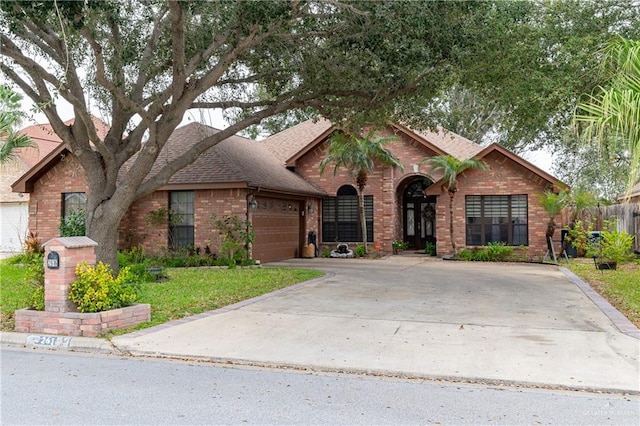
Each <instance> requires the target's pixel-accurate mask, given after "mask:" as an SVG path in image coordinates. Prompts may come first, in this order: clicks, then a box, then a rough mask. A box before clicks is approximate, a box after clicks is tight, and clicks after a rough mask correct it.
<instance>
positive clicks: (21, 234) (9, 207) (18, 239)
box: [0, 117, 108, 256]
mask: <svg viewBox="0 0 640 426" xmlns="http://www.w3.org/2000/svg"><path fill="white" fill-rule="evenodd" d="M93 120H94V123H95V124H96V128H97V129H98V134H100V135H105V134H106V131H107V130H108V128H107V126H106V125H105V124H104V123H103V122H102V121H100V120H99V119H97V118H95V117H93ZM72 123H73V120H68V121H67V122H65V124H67V125H70V124H72ZM18 133H20V134H23V135H26V136H28V137H29V138H30V139H31V140H32V141H33V142H35V144H36V145H37V148H22V149H19V150H18V151H17V158H16V161H11V162H9V163H7V164H3V165H2V170H1V173H0V231H1V232H0V256H9V255H12V254H15V253H19V252H21V251H22V245H23V243H24V239H25V236H26V235H27V229H28V228H29V194H28V193H24V192H15V191H12V188H11V184H12V183H13V182H14V181H15V180H16V179H18V178H20V176H22V175H23V174H24V173H25V172H28V171H29V170H30V169H31V168H32V167H34V166H35V165H36V164H37V163H38V162H39V161H41V160H42V159H43V158H44V157H46V156H47V155H48V154H49V153H50V152H51V151H53V150H54V149H55V148H56V147H58V146H59V145H60V143H61V142H62V140H61V139H60V138H59V137H58V135H56V134H55V133H54V132H53V129H52V127H51V125H50V124H34V125H31V126H27V127H25V128H23V129H21V130H20V131H19V132H18ZM31 229H33V228H31Z"/></svg>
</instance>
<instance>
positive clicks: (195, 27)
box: [0, 0, 487, 265]
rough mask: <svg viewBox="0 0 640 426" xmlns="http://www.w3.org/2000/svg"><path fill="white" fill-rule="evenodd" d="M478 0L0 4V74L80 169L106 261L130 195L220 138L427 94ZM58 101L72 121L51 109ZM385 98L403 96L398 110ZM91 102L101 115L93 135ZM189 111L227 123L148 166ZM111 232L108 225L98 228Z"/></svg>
mask: <svg viewBox="0 0 640 426" xmlns="http://www.w3.org/2000/svg"><path fill="white" fill-rule="evenodd" d="M486 7H487V4H485V3H482V2H447V1H436V2H434V1H420V2H418V1H413V2H371V1H349V2H340V1H333V0H326V1H252V2H248V1H215V2H209V1H166V0H145V1H142V0H132V1H127V2H122V1H94V0H87V1H83V2H50V1H42V0H17V1H12V2H1V3H0V13H1V15H0V25H1V26H2V28H3V31H2V32H1V33H0V42H1V44H2V46H3V47H2V49H1V50H0V71H2V73H3V74H4V75H5V76H6V77H8V79H9V80H10V81H12V82H13V83H14V84H15V85H16V86H17V87H19V88H20V89H21V90H22V91H23V92H24V93H25V94H26V95H27V96H28V97H29V98H31V99H32V100H33V102H35V103H36V104H37V105H38V106H39V108H40V109H41V110H42V112H43V113H44V114H45V115H46V117H47V118H48V120H49V123H50V124H51V126H52V128H53V130H54V131H55V132H56V134H58V136H60V138H61V139H62V140H63V141H64V142H65V143H66V144H67V146H68V147H69V149H70V150H71V152H72V153H73V154H74V155H75V156H76V157H77V159H78V161H79V163H80V164H81V166H82V168H83V169H84V171H85V173H86V177H87V182H88V187H89V189H88V193H87V205H86V213H87V235H88V236H89V237H91V238H93V239H94V240H96V241H98V243H99V246H98V249H97V256H98V259H99V260H102V261H104V262H106V263H111V264H112V265H116V262H117V259H116V237H115V236H113V235H110V234H109V230H112V229H116V228H117V226H118V223H119V221H120V219H121V218H122V216H123V215H124V214H125V212H126V210H127V208H128V207H129V205H130V204H131V203H132V202H133V201H134V200H136V199H138V198H140V197H142V196H144V195H147V194H150V193H152V192H153V191H154V190H156V189H157V188H159V187H160V186H162V185H163V184H164V183H166V182H167V181H168V180H169V178H170V177H171V176H172V175H173V174H174V173H175V172H176V171H177V170H180V169H181V168H183V167H184V166H186V165H188V164H190V163H191V162H193V161H194V160H195V159H196V158H197V157H198V156H199V155H200V154H201V153H203V152H204V151H205V150H207V149H209V148H211V147H212V146H214V145H215V144H217V143H218V142H220V141H221V140H224V139H226V138H227V137H229V136H231V135H233V134H235V133H238V132H240V131H242V130H244V129H247V128H249V127H250V126H252V125H256V124H258V123H260V122H261V121H262V120H265V119H267V118H269V117H277V116H279V115H282V114H287V113H290V112H292V111H296V110H307V111H312V112H313V114H322V115H323V116H325V117H327V118H329V119H332V120H333V121H335V122H340V123H342V124H345V123H349V124H350V125H352V126H357V125H358V123H364V122H370V121H372V120H376V119H378V120H379V119H380V118H381V117H385V118H392V116H391V115H393V114H394V113H397V114H401V113H405V112H406V111H410V110H411V107H410V106H411V105H416V104H417V100H418V99H419V100H420V101H421V102H422V101H423V100H424V99H427V98H429V97H431V96H433V94H434V93H436V92H437V91H438V90H439V88H440V86H441V85H443V84H444V82H445V81H446V78H445V77H446V76H447V75H448V74H449V73H450V72H451V70H452V69H453V68H455V66H456V63H457V60H458V59H457V58H459V57H460V56H461V55H460V52H461V51H462V50H464V48H465V46H467V45H468V44H469V41H470V40H471V39H470V38H469V37H468V31H467V29H466V25H465V23H467V22H469V21H470V20H471V19H472V17H473V16H474V15H475V14H477V13H480V11H481V10H482V9H485V8H486ZM59 98H63V99H64V100H66V101H67V102H69V103H70V104H71V106H72V107H73V112H74V115H75V120H74V123H73V124H72V125H71V126H66V125H65V124H64V123H63V121H62V120H61V118H60V117H59V115H58V113H57V111H56V102H57V100H58V99H59ZM398 105H403V108H399V107H398ZM96 108H97V109H98V110H99V111H101V112H102V116H103V117H104V118H106V119H108V121H109V125H110V128H109V131H108V133H107V135H106V136H105V137H102V138H101V137H99V135H98V132H97V131H96V128H95V126H94V124H93V122H92V120H91V117H90V115H91V113H92V112H93V111H96ZM193 108H203V109H215V108H219V109H223V110H224V111H225V113H226V114H227V116H230V117H233V119H234V120H233V122H232V124H231V125H230V126H229V127H228V128H226V129H223V130H222V131H220V132H218V133H216V134H214V135H213V136H210V137H207V138H205V139H203V140H202V141H201V142H200V143H198V144H195V145H193V147H191V148H189V149H185V152H184V153H183V154H182V155H180V156H178V157H177V158H176V159H175V160H173V161H170V162H168V163H165V164H163V166H162V168H161V169H160V170H159V172H158V173H156V174H154V175H153V176H149V171H150V170H151V167H152V165H153V163H154V161H155V160H156V158H157V156H158V154H159V152H160V151H161V149H162V148H163V147H164V145H165V143H166V141H167V139H168V138H169V136H170V135H171V133H172V132H173V130H174V129H175V128H176V126H178V124H179V123H180V122H181V120H182V119H183V116H184V114H185V112H186V111H188V110H189V109H193ZM111 234H113V233H111Z"/></svg>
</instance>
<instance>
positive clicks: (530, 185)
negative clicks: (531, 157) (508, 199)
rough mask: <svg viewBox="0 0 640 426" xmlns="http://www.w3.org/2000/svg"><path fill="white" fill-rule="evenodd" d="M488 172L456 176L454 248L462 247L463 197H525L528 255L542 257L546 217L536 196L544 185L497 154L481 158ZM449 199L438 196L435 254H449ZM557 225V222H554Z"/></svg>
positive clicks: (463, 229) (544, 246)
mask: <svg viewBox="0 0 640 426" xmlns="http://www.w3.org/2000/svg"><path fill="white" fill-rule="evenodd" d="M485 162H486V163H487V165H489V168H490V169H489V170H488V171H481V170H475V169H471V170H468V171H466V172H464V173H462V174H461V175H460V176H459V177H458V192H457V193H456V195H455V198H454V220H455V223H454V239H455V241H456V246H457V247H458V248H464V247H465V216H464V206H465V196H466V195H520V194H528V197H527V201H528V224H529V249H528V256H529V257H535V256H538V255H539V256H540V257H541V256H543V255H544V252H545V251H546V242H545V231H546V229H547V222H548V220H549V219H548V216H547V214H546V213H545V211H544V210H543V209H542V207H540V203H539V201H538V198H537V194H539V193H541V192H543V191H544V190H545V188H546V187H547V182H546V181H544V180H543V179H541V178H540V177H539V176H538V175H536V174H535V173H532V172H531V171H529V170H528V169H526V168H524V167H522V166H520V165H519V164H517V163H515V162H514V161H512V160H511V159H509V158H507V157H505V156H503V155H502V154H500V153H497V152H493V153H491V154H489V155H488V156H487V157H486V158H485ZM448 203H449V196H448V194H447V193H446V192H445V193H443V194H442V195H441V196H440V197H438V204H437V206H436V227H437V229H438V241H437V250H438V253H439V254H443V253H450V252H451V240H450V238H449V210H448V209H449V204H448ZM556 222H557V223H559V219H558V218H557V220H556ZM556 232H557V235H556V238H555V239H556V240H557V241H556V250H558V249H559V248H560V232H559V231H556Z"/></svg>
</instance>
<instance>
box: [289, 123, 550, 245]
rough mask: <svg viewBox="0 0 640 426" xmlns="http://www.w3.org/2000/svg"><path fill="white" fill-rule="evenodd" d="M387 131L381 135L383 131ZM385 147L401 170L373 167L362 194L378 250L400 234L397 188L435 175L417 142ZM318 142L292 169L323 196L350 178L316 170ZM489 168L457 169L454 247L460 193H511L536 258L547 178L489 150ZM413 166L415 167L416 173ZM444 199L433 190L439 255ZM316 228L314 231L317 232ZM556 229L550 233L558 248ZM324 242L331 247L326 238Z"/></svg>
mask: <svg viewBox="0 0 640 426" xmlns="http://www.w3.org/2000/svg"><path fill="white" fill-rule="evenodd" d="M389 134H390V132H389V130H387V131H386V133H383V134H382V135H383V136H385V135H389ZM386 147H387V149H388V150H389V151H390V152H391V153H392V154H393V155H394V156H395V157H397V158H398V159H400V161H401V162H402V164H403V165H404V171H402V170H400V169H398V168H393V169H392V168H389V167H385V168H377V169H376V170H375V171H374V172H373V173H371V174H370V175H369V179H368V181H367V186H366V187H365V191H364V192H365V195H373V197H374V240H375V242H380V243H382V244H383V251H384V252H386V253H389V252H391V251H392V249H391V242H392V241H393V240H396V239H401V238H402V211H401V209H402V205H401V203H402V191H403V190H404V188H405V187H406V184H407V183H408V182H409V181H410V179H411V178H413V177H416V176H423V177H428V178H430V179H431V180H432V181H434V182H435V181H437V180H438V179H440V177H441V175H440V174H434V173H433V172H432V171H431V170H430V169H429V168H428V167H427V166H426V165H424V164H422V165H421V164H420V162H421V161H422V160H423V159H424V158H426V157H430V156H433V155H436V154H435V152H433V151H431V150H428V149H426V148H425V147H424V146H423V145H421V144H419V143H418V142H415V141H413V140H410V139H409V138H407V137H406V136H404V135H402V136H401V139H399V140H397V141H394V142H391V143H389V144H388V145H387V146H386ZM324 155H325V154H324V146H320V147H318V148H316V149H315V150H313V151H310V152H309V153H307V154H306V155H305V156H303V157H302V158H301V159H299V160H298V162H297V164H296V172H297V173H298V174H300V175H301V176H302V177H304V178H305V179H307V180H309V181H312V182H314V183H315V184H316V185H318V186H319V187H321V188H322V189H323V190H325V191H326V192H327V193H328V194H329V195H331V196H335V194H336V191H337V190H338V188H340V186H342V185H352V186H354V187H355V181H354V179H353V177H352V176H351V175H350V174H349V172H348V171H347V170H346V169H344V168H340V169H338V172H337V174H336V175H335V176H334V175H333V168H332V167H327V169H325V172H324V174H320V172H319V168H318V163H319V162H320V161H321V160H322V158H324ZM486 162H487V163H488V164H489V165H490V168H491V170H490V171H487V172H483V171H477V170H472V171H468V172H466V173H463V175H462V176H460V178H459V179H458V180H459V191H458V193H457V195H456V198H455V204H454V215H455V219H454V220H455V221H456V223H455V227H454V238H455V240H456V244H457V247H458V248H459V249H460V248H464V247H465V215H464V200H465V195H516V194H529V196H528V208H529V211H528V222H529V250H528V255H529V257H534V256H538V255H539V256H540V257H541V256H542V255H544V252H545V251H546V242H545V231H546V224H547V221H548V217H547V215H546V213H545V212H544V211H543V210H542V208H541V207H540V206H539V203H538V199H537V196H536V194H538V193H540V192H542V191H544V189H545V188H546V185H547V182H546V181H544V180H543V179H541V178H540V177H539V176H538V175H536V174H535V173H532V172H531V171H529V170H528V169H526V168H524V167H522V166H520V165H518V164H517V163H515V162H513V161H512V160H510V159H507V158H506V157H504V156H503V155H502V154H499V153H493V154H490V155H489V156H488V158H486ZM416 170H417V171H416ZM448 208H449V197H448V194H447V193H446V192H445V193H439V194H438V197H437V204H436V238H437V252H438V254H439V255H444V254H450V252H451V242H450V238H449V219H448V218H449V214H448ZM320 231H321V230H320V229H319V230H318V235H319V236H320V235H321V232H320ZM559 238H560V237H559V232H558V235H557V236H556V240H558V243H557V246H558V248H559ZM325 244H328V245H331V244H333V243H332V242H326V243H325Z"/></svg>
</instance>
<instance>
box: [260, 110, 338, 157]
mask: <svg viewBox="0 0 640 426" xmlns="http://www.w3.org/2000/svg"><path fill="white" fill-rule="evenodd" d="M331 128H332V125H331V122H330V121H329V120H325V119H324V118H321V119H319V120H317V121H315V120H307V121H304V122H302V123H300V124H298V125H296V126H293V127H289V128H288V129H286V130H283V131H281V132H279V133H276V134H275V135H273V136H269V137H268V138H267V139H265V140H263V141H262V142H261V144H263V145H264V146H266V147H267V148H268V149H269V151H271V152H272V153H273V154H274V155H275V157H276V158H277V159H278V160H280V162H281V164H283V165H284V164H285V163H286V161H287V160H288V159H290V158H291V157H293V156H294V155H295V154H297V153H298V152H299V151H301V150H302V149H303V148H304V147H306V146H307V145H308V144H309V143H311V142H313V141H315V139H316V138H317V137H318V136H320V135H322V134H323V133H324V132H326V131H328V130H329V129H331Z"/></svg>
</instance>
